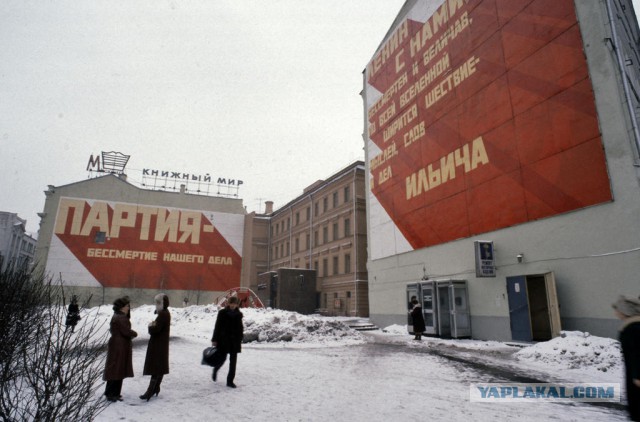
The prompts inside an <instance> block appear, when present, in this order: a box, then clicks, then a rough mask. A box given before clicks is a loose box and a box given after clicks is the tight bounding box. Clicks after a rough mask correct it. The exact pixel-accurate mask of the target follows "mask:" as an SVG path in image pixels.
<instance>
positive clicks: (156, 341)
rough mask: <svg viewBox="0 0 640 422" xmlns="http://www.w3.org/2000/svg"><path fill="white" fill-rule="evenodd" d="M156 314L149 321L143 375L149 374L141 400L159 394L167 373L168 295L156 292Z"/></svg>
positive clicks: (169, 321) (169, 320)
mask: <svg viewBox="0 0 640 422" xmlns="http://www.w3.org/2000/svg"><path fill="white" fill-rule="evenodd" d="M154 301H155V306H156V311H155V313H156V314H157V315H158V316H157V317H156V319H155V321H152V322H151V323H149V336H150V337H149V344H148V346H147V356H146V357H145V360H144V370H143V375H151V380H150V381H149V388H147V391H146V393H144V394H143V395H141V396H140V398H141V399H142V400H147V401H149V399H150V398H151V396H153V395H154V394H155V395H156V396H157V395H158V394H160V384H161V383H162V378H163V377H164V375H165V374H168V373H169V331H170V326H171V314H170V313H169V309H168V308H169V297H168V296H167V295H165V294H162V293H161V294H158V295H156V297H155V298H154Z"/></svg>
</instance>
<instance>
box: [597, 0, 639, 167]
mask: <svg viewBox="0 0 640 422" xmlns="http://www.w3.org/2000/svg"><path fill="white" fill-rule="evenodd" d="M605 3H606V5H607V13H608V15H609V25H610V26H611V36H612V37H613V46H612V50H613V52H614V53H615V55H616V58H617V59H618V67H619V68H620V77H621V78H622V87H623V89H624V95H625V100H626V101H625V102H626V103H627V109H628V111H629V117H630V118H631V126H632V127H633V134H634V136H635V138H636V139H635V141H636V148H637V152H638V158H640V133H639V131H638V122H637V119H636V114H635V111H634V110H633V105H632V104H631V95H630V89H629V81H627V74H626V73H625V71H624V63H623V59H622V54H621V51H620V50H619V49H618V46H619V45H620V43H619V40H618V33H617V31H616V27H615V21H614V18H613V10H612V8H611V0H606V2H605ZM605 41H606V40H605ZM634 165H635V166H636V167H638V166H640V163H638V162H636V163H635V164H634Z"/></svg>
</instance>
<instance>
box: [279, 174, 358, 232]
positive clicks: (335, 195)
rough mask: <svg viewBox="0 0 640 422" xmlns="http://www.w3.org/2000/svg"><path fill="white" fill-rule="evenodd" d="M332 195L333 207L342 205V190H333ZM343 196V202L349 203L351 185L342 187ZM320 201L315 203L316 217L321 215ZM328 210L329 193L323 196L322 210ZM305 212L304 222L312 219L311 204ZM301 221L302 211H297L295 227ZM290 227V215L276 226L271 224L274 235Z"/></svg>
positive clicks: (314, 213)
mask: <svg viewBox="0 0 640 422" xmlns="http://www.w3.org/2000/svg"><path fill="white" fill-rule="evenodd" d="M331 197H332V204H333V208H337V207H338V206H339V205H341V203H340V201H339V198H340V192H339V191H338V190H336V191H335V192H333V193H332V194H331ZM342 197H343V201H342V203H343V204H344V203H349V202H350V201H351V187H350V186H345V187H344V188H343V189H342ZM320 203H321V202H320V200H318V201H316V202H315V203H314V204H313V215H315V216H316V217H317V216H319V215H320ZM327 211H329V195H327V196H325V197H324V198H322V212H323V213H325V212H327ZM305 213H306V219H305V220H303V221H302V222H307V221H310V220H311V207H310V206H309V207H307V208H306V209H305ZM300 223H301V220H300V211H296V213H295V217H294V227H295V226H297V225H299V224H300ZM274 227H275V228H274ZM290 228H291V219H290V217H287V218H286V219H283V220H282V221H279V222H278V223H276V224H275V226H271V235H274V232H275V234H276V235H278V234H280V233H284V232H285V231H288V230H289V229H290Z"/></svg>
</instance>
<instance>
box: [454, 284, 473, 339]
mask: <svg viewBox="0 0 640 422" xmlns="http://www.w3.org/2000/svg"><path fill="white" fill-rule="evenodd" d="M449 299H450V306H449V307H450V309H451V337H453V338H460V337H471V315H470V313H469V296H468V292H467V286H466V283H464V282H453V283H452V284H451V285H450V286H449Z"/></svg>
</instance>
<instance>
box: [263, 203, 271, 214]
mask: <svg viewBox="0 0 640 422" xmlns="http://www.w3.org/2000/svg"><path fill="white" fill-rule="evenodd" d="M272 212H273V201H264V213H265V214H271V213H272Z"/></svg>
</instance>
